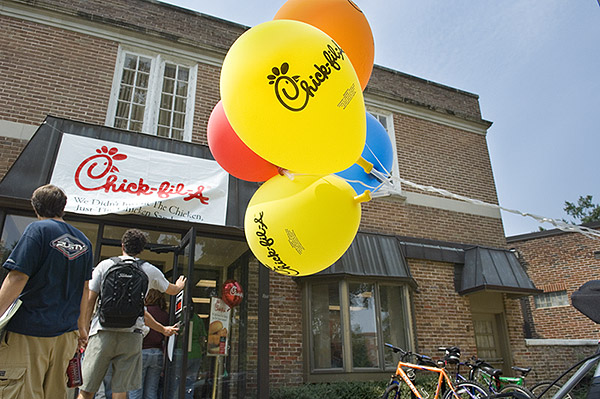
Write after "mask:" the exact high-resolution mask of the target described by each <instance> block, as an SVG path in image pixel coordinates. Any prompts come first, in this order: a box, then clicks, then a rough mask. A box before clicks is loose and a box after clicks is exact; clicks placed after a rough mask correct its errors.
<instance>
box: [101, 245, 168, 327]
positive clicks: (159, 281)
mask: <svg viewBox="0 0 600 399" xmlns="http://www.w3.org/2000/svg"><path fill="white" fill-rule="evenodd" d="M120 258H121V259H137V258H133V257H131V256H120ZM112 265H114V262H113V261H112V260H110V259H105V260H103V261H102V262H100V263H98V266H96V268H95V269H94V271H93V272H92V279H91V280H90V290H91V291H94V292H97V293H98V294H99V293H100V289H101V287H102V281H103V280H104V274H105V273H106V272H107V271H108V269H109V268H110V267H111V266H112ZM142 270H143V271H144V273H146V274H147V275H148V290H150V289H151V288H154V289H155V290H158V291H160V292H165V291H166V290H167V288H169V280H167V278H166V277H165V275H164V274H163V272H161V271H160V270H159V269H158V268H157V267H156V266H154V265H152V264H150V263H148V262H144V263H143V264H142ZM146 294H147V292H146ZM147 329H148V328H147V327H146V326H145V324H144V317H143V316H141V317H138V319H137V320H136V322H135V324H134V325H133V326H132V327H127V328H109V327H103V326H102V325H101V324H100V320H99V318H98V309H96V312H95V313H94V317H92V326H91V328H90V337H91V336H92V335H94V334H96V333H97V332H98V330H110V331H123V332H134V331H136V330H139V331H140V332H142V331H145V330H147Z"/></svg>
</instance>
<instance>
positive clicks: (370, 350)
mask: <svg viewBox="0 0 600 399" xmlns="http://www.w3.org/2000/svg"><path fill="white" fill-rule="evenodd" d="M308 292H309V296H308V297H309V309H310V316H309V317H310V323H308V324H309V325H310V334H309V336H310V350H311V370H313V371H326V370H328V371H339V372H352V371H360V370H364V369H371V370H372V369H375V370H382V371H383V370H393V369H395V367H396V361H397V360H396V361H394V359H393V358H392V353H391V351H387V350H384V346H383V343H385V342H389V343H392V344H394V345H397V346H400V347H402V348H407V349H410V348H411V346H412V345H411V339H410V338H409V337H410V331H411V329H410V322H409V316H408V314H409V313H408V300H407V298H408V288H407V287H406V286H404V285H388V284H383V283H380V282H360V281H353V280H342V281H340V280H339V279H337V280H335V281H320V282H318V283H317V282H315V283H311V284H309V286H308Z"/></svg>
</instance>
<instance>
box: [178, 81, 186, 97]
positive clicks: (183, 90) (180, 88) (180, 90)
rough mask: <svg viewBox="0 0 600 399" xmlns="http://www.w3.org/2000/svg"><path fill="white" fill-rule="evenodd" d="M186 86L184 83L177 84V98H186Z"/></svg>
mask: <svg viewBox="0 0 600 399" xmlns="http://www.w3.org/2000/svg"><path fill="white" fill-rule="evenodd" d="M187 89H188V85H187V83H186V82H181V81H178V82H177V93H175V94H177V95H178V96H187Z"/></svg>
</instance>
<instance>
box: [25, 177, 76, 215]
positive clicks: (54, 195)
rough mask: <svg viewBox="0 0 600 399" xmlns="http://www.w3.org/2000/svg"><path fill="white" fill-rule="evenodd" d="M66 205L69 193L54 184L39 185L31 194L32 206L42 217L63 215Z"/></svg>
mask: <svg viewBox="0 0 600 399" xmlns="http://www.w3.org/2000/svg"><path fill="white" fill-rule="evenodd" d="M66 205H67V195H66V194H65V192H64V191H63V190H61V189H60V188H58V187H56V186H54V185H52V184H46V185H45V186H41V187H38V188H37V189H36V190H35V191H34V192H33V194H32V196H31V206H33V209H34V210H35V212H36V213H37V214H38V215H39V216H41V217H45V218H55V217H63V216H64V214H65V206H66Z"/></svg>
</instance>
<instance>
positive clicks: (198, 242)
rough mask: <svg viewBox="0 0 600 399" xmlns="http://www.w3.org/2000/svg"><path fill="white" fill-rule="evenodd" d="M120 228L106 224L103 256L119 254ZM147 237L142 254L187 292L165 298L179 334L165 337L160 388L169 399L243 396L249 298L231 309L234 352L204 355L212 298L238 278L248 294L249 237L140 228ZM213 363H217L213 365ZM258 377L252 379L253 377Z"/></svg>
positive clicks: (103, 230)
mask: <svg viewBox="0 0 600 399" xmlns="http://www.w3.org/2000/svg"><path fill="white" fill-rule="evenodd" d="M126 230H127V227H122V226H109V225H106V226H103V227H102V228H101V233H100V236H101V237H102V238H101V239H100V240H99V241H100V242H101V243H102V245H101V247H100V250H99V255H100V259H101V260H102V259H105V258H107V257H112V256H117V255H120V254H121V248H120V237H121V236H122V235H123V233H124V232H125V231H126ZM140 230H142V231H144V232H145V233H146V234H147V237H148V249H147V250H145V251H143V252H142V253H141V254H140V257H141V258H142V259H144V260H145V261H148V262H150V263H152V264H154V265H155V266H157V267H158V268H159V269H161V270H162V272H163V273H164V274H165V276H166V277H167V279H168V280H169V281H171V282H175V281H176V280H177V278H178V277H179V276H180V275H183V276H185V277H186V278H187V282H186V286H185V288H184V290H183V291H182V292H181V293H180V294H179V295H177V296H173V297H170V298H167V302H168V303H169V317H170V319H169V324H170V325H173V324H175V323H178V324H179V334H178V335H177V336H172V337H170V339H169V340H166V341H165V342H166V345H165V346H166V348H165V356H164V369H163V371H164V373H163V374H164V378H163V380H162V386H161V392H162V393H163V397H165V398H173V399H209V398H210V399H212V398H223V399H224V398H230V397H244V395H245V392H246V387H247V384H248V374H247V369H248V367H250V368H252V369H255V367H253V366H251V365H248V364H246V352H247V342H248V335H249V333H248V301H247V299H246V298H245V300H244V301H243V302H242V304H241V305H240V306H239V307H237V308H234V309H233V317H232V324H231V328H230V331H229V334H230V335H229V345H230V350H229V351H228V353H229V355H228V356H227V357H222V358H220V359H219V363H218V364H216V358H215V357H211V356H208V355H207V353H206V346H205V340H206V331H207V329H208V322H209V316H210V301H211V298H212V297H219V296H220V294H221V292H220V287H221V286H222V284H223V282H224V281H225V280H227V279H230V278H234V279H236V280H237V281H238V282H239V283H240V284H241V286H242V288H243V289H244V292H246V293H247V292H249V288H248V285H249V282H248V258H249V252H248V247H247V244H246V242H245V241H239V240H231V239H226V238H217V237H209V236H202V235H198V233H197V231H196V229H195V228H191V229H190V230H188V231H187V233H186V234H185V235H184V236H183V238H181V234H179V233H171V232H165V231H156V230H149V229H144V228H140ZM250 335H252V333H250ZM215 365H217V367H216V368H215ZM253 379H254V378H253V377H250V380H251V381H252V380H253Z"/></svg>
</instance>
